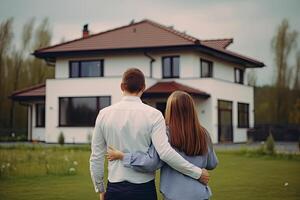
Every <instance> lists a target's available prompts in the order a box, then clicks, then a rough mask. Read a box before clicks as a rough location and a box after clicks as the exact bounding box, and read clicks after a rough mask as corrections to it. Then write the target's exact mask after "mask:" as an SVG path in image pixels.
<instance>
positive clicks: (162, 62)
mask: <svg viewBox="0 0 300 200" xmlns="http://www.w3.org/2000/svg"><path fill="white" fill-rule="evenodd" d="M167 58H170V70H171V71H170V76H165V74H164V68H165V66H164V60H165V59H167ZM174 58H178V76H174V69H173V68H174V65H173V63H174V62H173V59H174ZM161 66H162V78H163V79H167V78H180V56H179V55H174V56H163V57H162V58H161Z"/></svg>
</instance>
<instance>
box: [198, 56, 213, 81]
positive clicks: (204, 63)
mask: <svg viewBox="0 0 300 200" xmlns="http://www.w3.org/2000/svg"><path fill="white" fill-rule="evenodd" d="M200 62H201V77H213V63H212V62H211V61H208V60H204V59H201V61H200Z"/></svg>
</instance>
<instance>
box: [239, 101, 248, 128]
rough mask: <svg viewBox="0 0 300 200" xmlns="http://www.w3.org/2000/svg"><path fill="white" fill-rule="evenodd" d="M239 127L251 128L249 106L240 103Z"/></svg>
mask: <svg viewBox="0 0 300 200" xmlns="http://www.w3.org/2000/svg"><path fill="white" fill-rule="evenodd" d="M238 127H239V128H249V104H247V103H238Z"/></svg>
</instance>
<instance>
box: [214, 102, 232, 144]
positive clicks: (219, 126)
mask: <svg viewBox="0 0 300 200" xmlns="http://www.w3.org/2000/svg"><path fill="white" fill-rule="evenodd" d="M221 102H225V103H229V104H230V106H231V108H230V109H229V108H221V107H220V106H219V105H220V104H221ZM233 106H234V104H233V101H230V100H225V99H218V105H217V110H218V111H217V112H218V141H219V142H221V141H220V138H221V124H220V122H221V112H230V114H231V119H230V120H231V126H230V129H231V131H230V132H231V135H230V137H231V140H232V142H233V141H234V129H233V115H234V113H233V110H234V109H233Z"/></svg>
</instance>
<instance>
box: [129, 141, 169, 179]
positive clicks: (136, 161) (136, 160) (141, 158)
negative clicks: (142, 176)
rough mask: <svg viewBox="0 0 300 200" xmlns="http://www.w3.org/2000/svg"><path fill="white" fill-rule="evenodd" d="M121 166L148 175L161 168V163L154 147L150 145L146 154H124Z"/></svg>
mask: <svg viewBox="0 0 300 200" xmlns="http://www.w3.org/2000/svg"><path fill="white" fill-rule="evenodd" d="M123 165H124V166H125V167H130V168H132V169H134V170H136V171H139V172H143V173H149V172H155V171H156V170H157V169H159V168H161V167H162V165H163V162H162V161H161V160H160V158H159V156H158V154H157V152H156V150H155V148H154V146H153V145H151V146H150V147H149V149H148V151H147V153H144V152H134V153H125V155H124V158H123Z"/></svg>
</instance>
